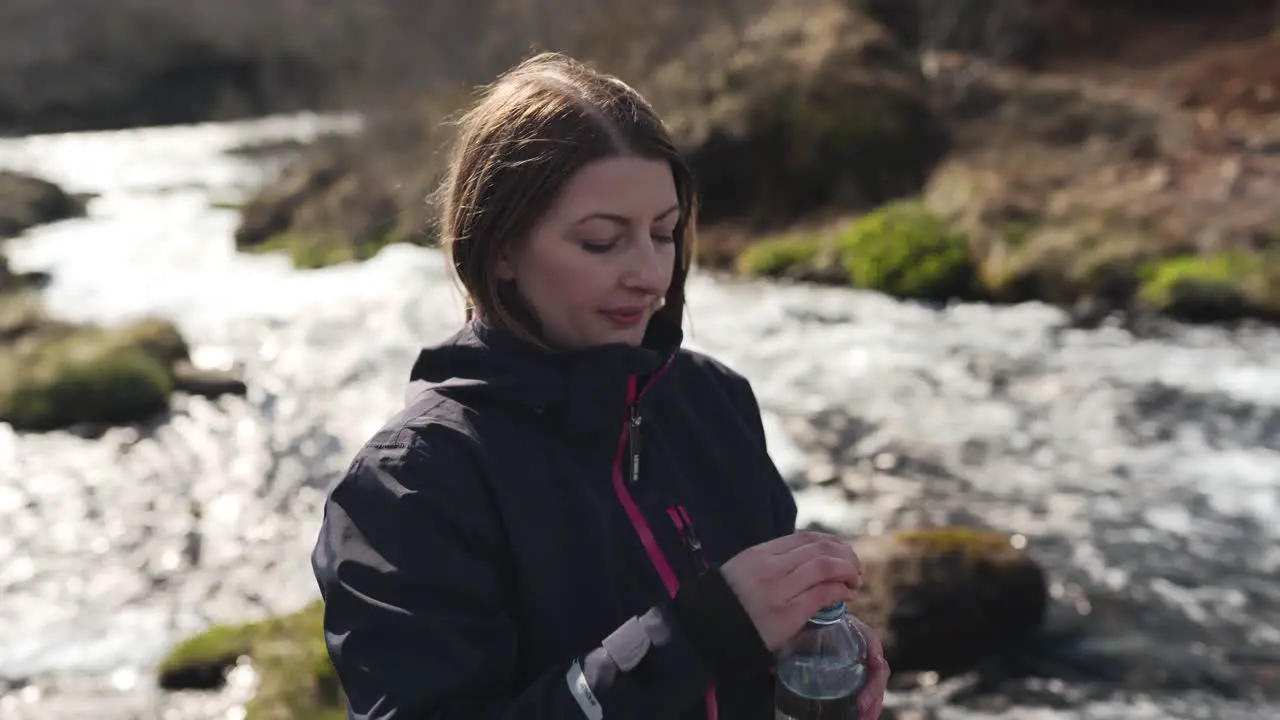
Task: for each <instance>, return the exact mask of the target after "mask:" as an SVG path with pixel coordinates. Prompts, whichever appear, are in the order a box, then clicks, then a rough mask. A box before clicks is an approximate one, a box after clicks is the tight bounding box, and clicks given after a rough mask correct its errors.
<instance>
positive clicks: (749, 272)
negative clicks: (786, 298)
mask: <svg viewBox="0 0 1280 720" xmlns="http://www.w3.org/2000/svg"><path fill="white" fill-rule="evenodd" d="M824 250H825V248H824V243H823V241H822V238H821V237H819V236H818V235H816V234H793V235H787V236H784V237H779V238H771V239H767V240H763V241H761V242H756V243H752V244H751V245H749V246H748V247H747V248H746V249H745V250H743V251H742V253H741V254H740V255H738V258H737V260H736V261H735V266H736V269H737V271H738V273H739V274H741V275H744V276H747V277H767V278H796V279H803V278H804V277H805V276H808V275H812V274H814V273H816V272H818V270H819V267H820V264H821V263H822V258H823V256H824V255H826V254H829V253H827V252H824Z"/></svg>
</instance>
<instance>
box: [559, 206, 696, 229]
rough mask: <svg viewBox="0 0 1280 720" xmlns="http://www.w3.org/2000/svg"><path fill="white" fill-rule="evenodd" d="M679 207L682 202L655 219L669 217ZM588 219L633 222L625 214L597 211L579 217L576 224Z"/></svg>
mask: <svg viewBox="0 0 1280 720" xmlns="http://www.w3.org/2000/svg"><path fill="white" fill-rule="evenodd" d="M679 209H680V203H676V204H675V205H672V206H671V207H669V208H667V209H666V210H663V211H662V212H660V213H658V215H657V216H656V217H654V220H662V219H663V218H665V217H668V216H669V215H671V213H673V212H675V211H677V210H679ZM588 220H608V221H610V222H615V223H617V224H619V225H629V224H630V223H631V218H629V217H627V216H625V215H616V214H614V213H605V212H597V213H591V214H590V215H585V216H583V217H581V218H579V219H578V221H577V222H575V223H574V225H581V224H583V223H585V222H587V221H588Z"/></svg>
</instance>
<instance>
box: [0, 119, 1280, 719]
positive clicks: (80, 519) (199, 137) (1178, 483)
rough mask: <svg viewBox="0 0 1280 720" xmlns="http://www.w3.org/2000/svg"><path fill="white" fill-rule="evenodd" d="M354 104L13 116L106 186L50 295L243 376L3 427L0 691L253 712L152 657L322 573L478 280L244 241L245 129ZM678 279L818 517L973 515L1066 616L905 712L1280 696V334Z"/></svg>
mask: <svg viewBox="0 0 1280 720" xmlns="http://www.w3.org/2000/svg"><path fill="white" fill-rule="evenodd" d="M357 124H358V121H357V120H355V119H352V118H326V117H316V116H296V117H293V116H290V117H279V118H267V119H262V120H255V121H250V122H242V123H230V124H206V125H194V126H186V127H172V128H150V129H137V130H127V131H118V132H103V133H81V134H69V135H56V136H33V137H25V138H15V139H8V140H0V167H6V168H10V169H18V170H26V171H31V172H35V173H37V174H39V175H41V176H44V177H46V178H48V179H51V180H53V181H55V182H58V183H60V184H62V185H63V186H64V187H66V188H68V189H69V190H72V191H79V192H91V193H94V194H95V198H94V199H93V200H92V201H91V203H90V205H89V215H88V217H86V218H80V219H74V220H68V221H64V222H60V223H57V224H54V225H49V226H44V227H41V228H37V229H34V230H33V231H31V232H29V233H28V234H27V235H25V236H23V237H21V238H18V239H15V240H13V241H10V242H9V243H8V245H7V249H8V252H9V254H10V256H11V259H12V260H13V264H14V266H15V267H16V268H19V269H39V270H46V271H49V272H51V273H52V276H53V280H52V283H51V285H50V286H49V288H48V289H47V291H46V301H47V304H48V306H49V307H50V308H51V310H52V311H53V312H55V313H58V314H60V315H64V316H67V317H74V318H80V319H86V320H94V321H99V322H105V323H114V322H120V321H123V320H127V319H129V318H134V317H138V316H140V315H143V314H147V313H162V314H165V315H167V316H169V317H171V318H174V319H175V321H176V322H177V323H178V324H179V325H180V326H181V328H182V329H183V331H184V332H185V333H186V335H187V336H188V338H189V339H190V340H191V341H192V343H193V346H194V351H195V356H196V359H197V361H198V362H199V363H202V364H206V365H211V366H218V365H227V364H234V365H236V366H238V367H240V368H241V369H242V371H243V373H244V375H245V378H246V380H247V382H248V385H249V388H250V391H249V394H248V395H247V396H246V397H244V398H237V397H226V398H220V399H218V400H216V401H209V400H204V399H199V398H187V397H180V398H177V399H176V400H175V403H174V408H173V412H172V413H171V416H170V417H168V418H167V419H165V420H164V421H163V422H160V423H157V424H156V426H155V427H153V428H149V429H146V430H139V429H133V428H121V429H115V430H111V431H109V432H108V433H107V434H106V435H105V436H104V437H101V438H96V439H86V438H81V437H77V436H75V435H73V434H70V433H50V434H43V435H28V434H17V433H14V432H13V431H12V430H11V429H9V428H8V426H3V425H0V527H2V528H4V531H3V533H0V717H3V718H6V719H8V718H14V719H15V720H25V719H27V718H37V717H38V718H41V719H42V720H50V719H53V720H61V719H63V718H81V717H93V718H96V719H97V720H124V719H125V718H139V719H141V718H152V717H155V718H159V717H165V718H170V717H174V718H180V717H190V718H214V717H217V718H222V717H236V716H237V715H236V712H237V710H236V708H237V707H238V703H239V702H240V701H241V700H242V697H243V694H244V692H247V690H245V689H244V688H245V687H247V685H246V683H247V682H248V681H246V683H239V684H237V685H233V687H232V689H231V690H229V691H226V692H224V693H221V694H215V695H212V696H205V695H199V694H190V693H186V694H179V695H168V694H163V693H160V692H158V691H157V690H155V689H154V688H153V687H152V686H151V684H150V681H149V678H150V674H149V671H150V668H151V667H152V666H153V665H154V663H155V662H156V660H157V659H158V657H159V656H160V655H161V654H162V653H163V652H164V650H165V648H166V647H168V645H169V644H170V643H172V642H174V641H175V640H177V639H179V638H181V637H182V636H184V635H186V634H189V633H191V632H193V631H197V630H200V629H202V628H204V627H206V626H207V625H208V624H210V623H213V622H222V621H234V620H240V619H246V618H254V617H261V616H262V615H264V614H267V613H272V612H280V611H287V610H291V609H293V608H296V607H298V606H300V605H301V604H303V603H305V602H306V601H307V600H309V599H311V598H313V597H314V596H315V586H314V581H313V579H312V577H311V574H310V569H309V566H308V564H307V562H306V553H307V552H308V551H309V549H310V546H311V542H312V540H313V538H314V533H315V530H316V527H317V523H318V517H319V515H318V513H319V507H320V503H321V500H322V496H323V491H324V488H325V487H326V486H327V485H328V484H329V483H330V482H331V481H332V480H333V479H334V478H335V477H336V476H337V475H338V474H339V473H341V472H342V470H343V469H344V468H345V466H346V463H347V462H348V460H349V458H350V456H351V454H352V453H353V451H354V450H355V448H356V447H358V445H359V444H360V443H361V442H362V441H363V440H364V439H365V438H366V437H367V436H368V434H369V433H370V432H371V431H372V430H373V429H375V428H376V427H377V426H378V425H379V424H380V423H381V422H382V420H383V419H384V418H385V417H386V416H387V415H388V414H389V413H390V412H392V411H393V409H394V408H396V407H397V405H398V403H399V402H400V399H401V393H402V390H403V383H404V380H405V377H406V374H407V371H408V368H409V366H410V364H411V362H412V359H413V357H414V355H415V354H416V351H417V348H418V347H419V346H420V345H421V344H423V343H429V342H432V341H434V340H437V339H439V338H441V337H444V336H445V335H447V334H449V333H450V332H452V331H453V329H454V328H455V327H456V326H457V324H458V323H459V322H460V321H461V316H462V315H461V300H460V296H459V294H458V292H457V290H456V288H455V287H454V285H453V283H452V282H451V281H450V280H449V279H448V275H447V274H446V269H445V264H444V263H443V261H442V257H441V255H440V254H439V253H437V252H435V251H432V250H427V249H420V248H410V247H402V246H393V247H390V248H387V249H386V250H384V251H383V252H382V253H380V254H379V255H378V256H377V257H375V258H373V259H372V260H369V261H367V262H365V263H362V264H353V265H345V266H338V267H331V268H326V269H323V270H315V271H298V270H294V269H292V268H291V267H290V266H289V264H288V262H287V261H286V260H285V258H283V257H280V256H272V255H246V254H238V253H236V252H235V251H234V247H233V242H232V233H233V231H234V228H235V225H236V222H237V214H236V212H235V210H233V209H230V208H229V207H228V204H230V203H234V202H236V201H237V200H239V199H240V198H242V197H243V196H244V195H245V194H246V193H248V192H250V191H251V190H252V188H254V187H255V186H256V185H258V184H260V183H261V182H263V181H264V179H265V178H266V177H268V176H269V174H270V172H271V171H272V169H273V168H271V167H270V166H269V165H266V166H264V165H263V164H261V163H255V162H253V161H251V160H249V159H248V158H246V157H243V156H240V155H236V154H229V153H227V152H226V151H227V150H228V149H230V148H233V147H235V146H237V145H240V144H243V143H246V142H253V141H271V140H286V139H296V138H303V139H305V138H306V137H309V136H311V135H313V134H314V133H316V132H318V131H320V130H322V129H324V128H325V127H341V128H351V127H354V126H355V125H357ZM689 296H690V300H689V305H690V319H689V321H688V323H687V325H688V328H687V329H688V333H689V336H690V345H691V346H693V347H695V348H697V349H701V350H705V351H708V352H711V353H713V354H715V355H716V356H718V357H720V358H721V359H723V360H725V361H726V362H728V363H729V364H730V365H732V366H733V367H735V368H737V369H739V370H740V371H742V372H743V373H745V374H746V375H747V376H748V377H750V378H751V379H752V381H753V382H754V384H755V387H756V391H757V394H758V395H759V398H760V401H761V405H762V407H763V408H764V410H765V413H766V415H767V420H768V423H767V425H768V429H769V436H770V445H771V450H772V452H773V454H774V457H775V460H776V462H777V463H778V464H779V466H780V467H781V468H782V469H783V471H784V474H785V475H787V476H788V477H789V478H790V479H791V480H792V482H793V483H794V485H795V487H796V488H797V490H796V492H797V498H798V502H799V504H800V508H801V522H803V523H810V522H812V523H817V524H820V525H823V526H826V527H829V528H833V529H838V530H840V531H842V532H847V533H850V534H863V533H876V532H880V531H882V530H883V529H885V528H891V527H900V526H904V525H919V524H931V523H937V522H978V523H982V524H985V525H990V526H993V527H996V528H1000V529H1007V530H1011V531H1017V532H1020V533H1022V534H1024V535H1025V536H1026V537H1027V539H1028V542H1029V547H1030V548H1031V550H1032V551H1033V552H1034V553H1036V555H1037V556H1038V557H1040V558H1041V559H1042V560H1043V561H1044V563H1045V564H1046V566H1047V567H1048V568H1049V569H1050V571H1051V573H1052V575H1053V587H1052V591H1053V594H1054V597H1055V600H1056V604H1055V611H1054V621H1053V628H1054V634H1053V635H1052V636H1051V637H1049V638H1048V639H1046V641H1045V643H1044V647H1043V648H1042V649H1041V650H1040V651H1039V652H1037V653H1034V654H1033V656H1031V657H1028V658H1026V659H1024V661H1023V664H1025V665H1028V666H1033V667H1034V669H1035V670H1037V672H1035V673H1032V674H1033V675H1036V676H1037V677H1025V676H1024V675H1025V674H1023V675H1017V676H1016V677H1015V676H1010V677H1006V678H1005V679H1003V680H1001V681H999V683H998V687H996V688H995V689H994V690H992V689H991V688H990V687H988V688H986V690H985V691H981V690H982V688H975V687H973V684H972V683H969V684H968V685H966V684H965V683H966V682H967V681H965V680H964V679H961V680H960V681H956V682H954V683H949V684H944V685H942V686H938V687H934V688H930V689H928V690H925V691H919V692H903V693H895V694H894V697H893V698H892V700H893V704H894V705H895V706H897V707H898V708H899V712H900V716H901V717H912V716H913V715H912V713H915V716H918V717H932V718H945V719H948V720H959V719H960V718H996V717H1009V718H1044V719H1046V720H1047V719H1051V718H1052V719H1055V720H1056V719H1058V718H1062V719H1074V718H1081V719H1083V718H1139V719H1142V720H1146V719H1152V720H1154V719H1158V718H1201V717H1203V718H1218V719H1221V720H1230V719H1232V718H1263V717H1280V704H1278V703H1277V702H1276V700H1275V698H1276V697H1277V696H1280V332H1278V331H1277V330H1275V329H1268V328H1245V329H1237V330H1225V329H1220V328H1203V327H1199V328H1197V327H1184V326H1174V325H1169V326H1166V327H1164V328H1163V329H1162V330H1161V331H1160V332H1158V333H1154V334H1153V335H1152V336H1148V337H1136V336H1134V335H1132V334H1130V333H1129V332H1127V331H1125V330H1123V329H1121V328H1118V327H1114V326H1104V327H1102V328H1099V329H1094V330H1081V329H1075V328H1073V327H1072V326H1071V324H1070V322H1069V319H1068V318H1067V316H1066V315H1065V314H1064V313H1062V312H1061V311H1059V310H1057V309H1054V308H1051V307H1048V306H1043V305H1039V304H1026V305H1021V306H1017V307H1001V308H992V307H987V306H982V305H955V306H952V307H949V308H945V309H934V308H927V307H922V306H919V305H914V304H910V303H902V302H897V301H894V300H891V299H889V298H886V297H883V296H880V295H877V294H873V293H866V292H859V291H852V290H845V289H836V288H820V287H809V286H799V285H786V284H780V283H763V282H743V281H732V280H726V279H720V278H715V277H711V276H709V275H706V274H695V276H694V277H693V278H692V279H691V285H690V290H689ZM833 475H834V476H839V477H840V478H841V479H842V481H841V482H837V483H822V484H818V483H816V482H815V483H810V482H809V480H819V479H823V476H833ZM849 493H856V496H857V502H850V501H849V500H848V499H847V496H848V494H849ZM237 688H239V689H238V690H237ZM1264 691H1265V692H1266V694H1268V695H1269V696H1270V697H1271V698H1272V700H1270V701H1262V700H1256V699H1255V697H1256V696H1258V695H1259V694H1260V693H1263V692H1264ZM237 692H239V694H238V695H237Z"/></svg>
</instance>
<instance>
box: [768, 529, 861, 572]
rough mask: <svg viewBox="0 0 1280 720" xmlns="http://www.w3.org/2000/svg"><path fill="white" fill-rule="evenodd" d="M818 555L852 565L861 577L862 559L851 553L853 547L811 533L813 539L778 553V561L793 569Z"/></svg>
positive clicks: (835, 539) (840, 541)
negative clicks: (789, 564) (787, 564)
mask: <svg viewBox="0 0 1280 720" xmlns="http://www.w3.org/2000/svg"><path fill="white" fill-rule="evenodd" d="M818 555H826V556H829V557H833V558H838V559H840V560H844V561H846V562H849V563H852V564H853V565H854V567H855V568H857V571H858V575H859V576H861V575H862V559H861V558H859V557H858V554H857V553H856V552H854V551H853V546H852V545H850V544H849V543H847V542H845V541H844V540H841V539H840V538H837V537H835V536H832V535H824V534H821V533H813V537H811V538H810V539H809V541H808V542H805V543H803V544H801V545H797V546H795V547H793V548H792V549H790V550H788V551H787V552H785V553H780V554H779V559H780V560H781V561H782V562H784V563H791V564H792V566H793V567H794V566H796V565H800V564H802V563H804V562H805V561H807V560H810V559H812V558H813V557H816V556H818Z"/></svg>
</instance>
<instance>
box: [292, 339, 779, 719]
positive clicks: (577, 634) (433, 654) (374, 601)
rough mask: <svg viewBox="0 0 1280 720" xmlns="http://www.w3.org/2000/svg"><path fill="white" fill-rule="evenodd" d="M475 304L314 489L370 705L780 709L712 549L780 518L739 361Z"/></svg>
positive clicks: (323, 572) (343, 663)
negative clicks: (545, 332)
mask: <svg viewBox="0 0 1280 720" xmlns="http://www.w3.org/2000/svg"><path fill="white" fill-rule="evenodd" d="M681 340H682V334H681V331H680V329H679V328H678V327H677V326H675V325H674V324H673V323H670V322H669V321H666V320H664V319H662V318H655V319H654V320H653V322H652V323H651V324H650V328H649V332H648V335H647V337H646V338H645V342H644V346H643V347H640V348H637V347H632V346H626V345H610V346H604V347H597V348H591V349H588V350H582V351H577V352H570V353H555V354H553V353H549V352H545V351H542V350H539V349H537V348H536V347H535V346H533V345H531V344H527V343H524V342H522V341H519V340H517V339H516V338H514V337H513V336H511V335H510V334H507V333H504V332H500V331H497V330H494V329H491V328H488V327H486V326H484V325H482V324H480V323H478V322H472V323H470V324H468V325H467V326H466V327H465V328H464V329H462V330H461V331H460V332H459V333H458V334H457V335H455V336H454V337H453V338H451V339H450V340H448V341H447V342H444V343H443V344H441V345H439V346H437V347H434V348H430V349H426V350H423V351H422V353H421V354H420V356H419V358H418V361H417V363H416V364H415V366H414V368H413V373H412V377H411V383H410V392H409V402H408V404H407V406H406V408H405V409H404V410H403V411H402V412H400V413H399V414H397V415H396V416H395V417H393V418H391V419H390V421H388V422H387V424H386V425H385V426H383V428H382V429H381V430H379V431H378V432H377V433H376V434H375V435H374V436H373V437H372V438H371V439H370V440H369V441H368V442H367V443H366V444H365V445H364V447H363V448H361V450H360V451H359V453H358V454H357V456H356V457H355V459H354V461H353V462H352V464H351V466H350V469H349V471H348V472H347V474H346V476H345V477H343V478H342V479H341V480H340V481H339V482H338V483H337V484H336V485H335V486H334V487H333V488H332V490H331V491H330V495H329V498H328V502H327V504H326V506H325V514H324V522H323V527H322V529H321V532H320V537H319V539H318V541H317V543H316V546H315V550H314V552H313V554H312V566H313V569H314V571H315V574H316V578H317V580H318V582H319V585H320V589H321V593H322V595H323V598H324V601H325V615H324V630H325V642H326V644H327V646H328V650H329V654H330V657H331V658H332V660H333V663H334V665H335V666H336V668H337V671H338V675H339V678H340V680H341V682H342V685H343V687H344V689H345V691H346V694H347V698H348V702H349V704H350V717H351V718H360V719H362V720H373V719H374V718H378V719H380V720H391V719H392V718H394V719H395V720H446V719H447V720H498V719H499V718H501V719H503V720H508V719H511V720H514V719H516V718H520V719H522V720H552V719H556V720H570V719H573V720H581V719H582V718H600V717H603V718H605V719H606V720H628V719H630V718H636V719H637V720H640V719H643V720H658V719H666V718H688V719H690V720H693V719H695V718H696V719H698V720H701V719H702V718H713V719H714V718H715V717H717V716H718V717H719V718H723V719H724V720H751V719H753V718H760V719H761V720H764V719H765V718H771V717H772V710H771V708H772V703H771V698H772V691H773V680H772V675H771V674H770V668H771V656H770V655H769V653H768V651H767V650H766V649H765V647H764V644H763V643H762V642H761V640H760V637H759V635H758V634H757V633H756V631H755V629H754V627H753V626H752V624H751V621H750V619H749V618H748V617H747V615H746V612H745V611H744V610H743V609H742V606H741V605H740V604H739V603H738V601H737V599H736V597H735V596H734V595H733V593H732V592H730V591H729V589H728V587H727V586H726V585H725V583H724V580H723V578H722V577H721V576H720V573H719V571H718V567H719V566H720V564H721V563H723V562H724V561H726V560H728V559H729V558H731V557H733V556H734V555H735V554H737V553H738V552H739V551H741V550H743V549H745V548H747V547H750V546H752V545H755V544H758V543H761V542H764V541H766V540H770V539H772V538H775V537H778V536H780V535H785V534H789V533H791V532H793V531H794V529H795V512H796V508H795V503H794V501H793V499H792V497H791V494H790V491H789V490H788V489H787V487H786V485H785V484H784V483H783V481H782V478H781V477H780V476H779V474H778V471H777V470H776V468H775V467H774V465H773V463H772V461H771V460H770V458H769V455H768V452H767V450H766V448H765V439H764V430H763V426H762V423H761V419H760V409H759V407H758V405H757V403H756V399H755V396H754V394H753V393H752V390H751V387H750V385H749V384H748V382H747V381H746V380H745V379H744V378H743V377H742V376H740V375H738V374H736V373H734V372H733V371H732V370H729V369H728V368H726V367H725V366H723V365H721V364H719V363H718V362H716V361H714V360H712V359H710V358H708V357H706V356H703V355H700V354H697V353H694V352H690V351H688V350H684V349H681V348H680V342H681Z"/></svg>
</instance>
